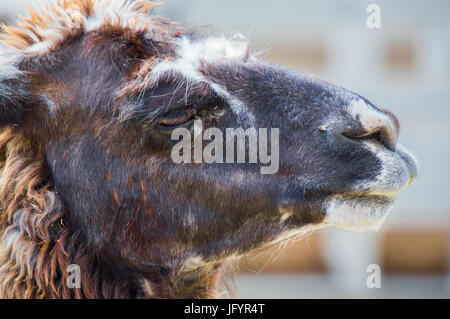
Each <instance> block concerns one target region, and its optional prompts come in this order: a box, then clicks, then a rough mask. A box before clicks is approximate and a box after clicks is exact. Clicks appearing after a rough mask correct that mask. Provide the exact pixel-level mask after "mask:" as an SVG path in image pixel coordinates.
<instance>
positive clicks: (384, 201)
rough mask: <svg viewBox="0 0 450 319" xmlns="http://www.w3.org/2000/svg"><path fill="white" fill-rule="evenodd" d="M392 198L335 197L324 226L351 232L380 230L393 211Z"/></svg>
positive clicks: (327, 212)
mask: <svg viewBox="0 0 450 319" xmlns="http://www.w3.org/2000/svg"><path fill="white" fill-rule="evenodd" d="M393 203H394V197H392V196H362V197H345V196H333V197H332V198H331V199H329V200H328V201H327V204H326V216H325V219H324V220H323V224H325V225H329V226H336V227H338V228H343V229H346V230H351V231H367V230H379V229H380V228H381V227H382V225H383V223H384V221H385V220H386V218H387V216H388V215H389V213H390V212H391V210H392V207H393Z"/></svg>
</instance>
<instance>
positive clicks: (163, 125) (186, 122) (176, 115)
mask: <svg viewBox="0 0 450 319" xmlns="http://www.w3.org/2000/svg"><path fill="white" fill-rule="evenodd" d="M194 116H195V111H194V110H192V109H189V110H186V111H175V112H170V113H168V114H166V115H163V116H161V117H160V118H159V119H158V120H157V127H158V130H159V131H160V132H161V133H167V134H171V133H172V131H173V130H174V129H176V128H182V127H184V128H189V127H191V126H192V123H194Z"/></svg>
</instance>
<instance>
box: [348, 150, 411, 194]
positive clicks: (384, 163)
mask: <svg viewBox="0 0 450 319" xmlns="http://www.w3.org/2000/svg"><path fill="white" fill-rule="evenodd" d="M365 147H366V148H367V149H368V150H370V151H371V152H372V153H374V154H375V156H376V157H377V158H378V160H379V161H380V164H381V171H380V172H379V173H378V175H377V177H376V179H375V180H374V181H370V182H361V183H358V184H357V185H355V186H354V187H353V188H354V189H355V190H356V191H366V192H367V193H368V194H370V195H395V194H397V193H400V192H401V191H403V190H404V189H405V188H406V187H407V186H408V185H410V184H411V182H412V181H413V179H414V178H412V176H411V175H415V174H416V171H417V161H416V160H415V159H414V157H412V156H410V155H409V153H407V152H406V150H405V149H404V148H403V147H402V146H401V145H399V146H398V151H401V152H403V153H404V154H406V155H407V156H410V157H411V162H412V163H411V164H412V166H414V167H410V166H409V165H408V163H407V162H406V161H405V159H404V158H403V157H402V156H401V155H400V153H399V152H393V151H390V150H388V149H386V148H384V147H382V146H381V145H377V144H374V143H370V142H367V143H365ZM411 170H414V172H411Z"/></svg>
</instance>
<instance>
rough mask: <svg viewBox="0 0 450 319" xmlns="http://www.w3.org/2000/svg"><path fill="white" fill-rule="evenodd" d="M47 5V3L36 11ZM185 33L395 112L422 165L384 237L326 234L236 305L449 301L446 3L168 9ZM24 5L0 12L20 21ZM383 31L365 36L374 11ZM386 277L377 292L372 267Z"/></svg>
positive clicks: (288, 247)
mask: <svg viewBox="0 0 450 319" xmlns="http://www.w3.org/2000/svg"><path fill="white" fill-rule="evenodd" d="M27 2H29V3H39V2H42V0H28V1H27ZM164 2H165V6H163V7H159V8H157V9H156V10H155V12H156V13H157V14H158V15H163V16H166V17H169V18H171V19H173V20H176V21H179V22H181V23H182V24H184V25H192V24H194V25H205V24H206V25H210V26H211V28H212V29H215V30H216V32H217V33H218V34H224V35H228V36H233V35H234V34H236V33H242V34H244V35H245V36H246V37H247V38H248V39H249V41H250V43H251V46H252V48H253V49H254V50H257V51H260V52H262V54H261V58H264V59H267V60H271V61H274V62H277V63H281V64H284V65H287V66H290V67H292V68H293V69H295V70H297V71H299V72H303V73H308V74H312V75H314V76H316V77H319V78H322V79H324V80H327V81H329V82H333V83H335V84H338V85H341V86H343V87H346V88H348V89H350V90H352V91H355V92H358V93H359V94H361V95H363V96H365V97H367V98H368V99H369V100H371V101H372V102H373V103H374V104H375V105H377V106H379V107H381V108H385V109H388V110H390V111H392V112H394V113H395V114H396V115H397V116H398V118H399V119H400V123H401V134H400V143H402V144H403V145H405V146H406V147H407V148H408V149H410V150H411V151H413V153H415V155H416V157H417V158H418V160H419V162H420V168H421V170H420V177H419V179H418V181H417V182H416V183H415V184H414V185H412V186H411V187H409V188H408V189H407V190H406V191H405V192H403V193H401V194H400V196H399V198H398V201H397V204H396V206H395V208H394V210H393V212H392V214H391V216H390V217H389V218H388V220H387V222H386V225H385V226H384V228H383V229H382V230H380V231H379V232H371V233H351V232H346V231H342V230H338V229H326V230H321V231H318V232H316V233H314V234H312V235H310V236H308V237H307V238H304V239H302V240H297V241H291V242H289V243H287V244H286V243H285V244H283V245H281V246H277V247H274V248H273V249H270V250H268V251H265V252H263V253H259V254H254V255H249V256H247V257H246V258H244V260H242V262H241V263H240V264H239V265H237V266H236V268H237V269H238V272H237V275H236V276H235V277H236V278H235V282H236V283H235V285H236V287H235V291H236V297H238V298H397V297H399V298H417V297H423V298H449V297H450V246H449V240H450V238H449V237H450V124H449V122H450V19H449V17H448V14H449V12H450V1H447V0H428V1H425V0H422V1H420V0H395V1H392V0H391V1H376V2H375V1H365V0H341V1H334V0H314V1H305V0H301V1H299V0H264V1H261V0H246V1H241V0H227V1H222V0H188V1H186V0H165V1H164ZM24 3H25V1H23V0H15V1H14V2H11V1H4V0H2V1H1V2H0V19H2V20H4V21H7V22H11V21H12V22H14V20H15V19H13V18H12V17H14V15H16V14H17V13H23V12H24ZM373 3H374V4H378V5H379V8H380V17H381V25H380V28H368V26H367V24H366V20H367V18H368V17H369V16H370V15H371V12H367V8H368V6H369V5H370V4H373ZM372 264H377V265H379V267H380V270H381V277H380V278H381V282H380V288H369V287H368V286H367V278H368V276H370V275H371V274H372V273H371V272H368V271H367V270H368V266H369V265H372Z"/></svg>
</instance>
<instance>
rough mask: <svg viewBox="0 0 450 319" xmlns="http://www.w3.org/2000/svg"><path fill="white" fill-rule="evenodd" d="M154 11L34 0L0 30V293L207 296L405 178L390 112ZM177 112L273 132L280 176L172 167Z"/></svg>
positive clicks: (351, 216)
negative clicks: (281, 245)
mask: <svg viewBox="0 0 450 319" xmlns="http://www.w3.org/2000/svg"><path fill="white" fill-rule="evenodd" d="M154 6H155V4H154V3H152V2H147V1H145V0H137V1H129V0H123V1H122V0H51V1H50V2H48V3H47V5H46V6H43V9H42V10H35V9H29V14H30V17H29V18H22V19H21V20H20V22H19V23H18V26H17V27H11V26H4V27H3V29H4V30H3V33H2V35H1V38H2V44H1V47H0V62H1V63H0V236H1V239H0V297H2V298H210V297H216V296H217V294H218V281H219V278H220V274H221V273H222V272H223V268H224V265H226V262H227V261H228V260H230V259H232V258H238V257H239V256H242V255H243V254H246V253H247V252H249V251H251V250H253V249H259V248H261V247H267V246H268V245H271V244H273V243H275V242H278V241H280V240H286V239H288V238H291V237H293V236H299V235H301V234H304V233H305V232H308V231H312V230H315V229H319V228H322V227H326V226H337V227H342V228H346V229H349V230H355V231H364V230H370V229H375V228H377V227H378V226H379V225H380V224H381V223H382V222H383V221H384V220H385V218H386V216H387V215H388V213H389V211H390V210H391V207H392V204H393V202H394V199H395V196H396V194H397V193H399V192H400V191H402V190H403V189H405V188H406V187H407V186H408V185H409V184H411V183H412V182H413V181H414V180H415V179H416V175H417V165H416V162H415V160H414V158H413V157H412V156H411V155H410V154H409V153H408V152H407V151H406V150H405V149H404V148H402V147H401V146H400V145H398V143H397V138H398V133H399V124H398V121H397V119H396V118H395V116H394V115H393V114H391V113H389V112H387V111H384V110H381V109H379V108H377V107H376V106H374V105H373V104H372V103H371V102H369V101H368V100H367V99H365V98H363V97H361V96H359V95H357V94H355V93H353V92H350V91H348V90H346V89H344V88H340V87H338V86H335V85H332V84H329V83H326V82H323V81H320V80H317V79H314V78H312V77H309V76H305V75H302V74H298V73H295V72H293V71H291V70H289V69H287V68H284V67H282V66H279V65H276V64H272V63H268V62H264V61H262V60H260V59H259V58H258V57H256V56H255V55H254V54H253V53H251V52H250V51H249V49H248V45H247V43H246V42H245V41H243V40H241V39H240V38H232V39H226V38H218V37H213V36H209V35H207V34H206V32H205V31H202V30H197V29H188V28H182V27H181V26H179V25H177V24H175V23H173V22H171V21H169V20H167V19H165V18H161V17H156V16H154V15H151V14H150V13H149V11H150V10H151V9H152V7H154ZM194 119H195V120H201V121H202V123H203V126H204V127H205V128H218V129H220V130H222V131H224V132H225V130H226V128H236V127H242V128H251V127H254V128H277V129H279V136H280V138H279V152H280V154H279V157H280V159H279V170H278V171H277V172H276V174H261V173H260V168H261V165H262V164H261V163H228V162H227V163H181V164H179V163H174V162H173V161H172V159H171V149H172V147H173V146H174V144H175V143H176V142H175V141H174V140H172V139H171V135H168V134H167V132H172V133H173V132H174V131H175V130H176V129H179V128H181V127H184V128H186V129H188V130H192V129H193V128H192V127H191V124H192V121H193V120H194ZM203 142H204V143H206V141H203ZM72 265H76V266H77V267H79V270H80V273H79V275H80V280H79V283H80V286H79V287H71V286H70V285H68V284H67V283H68V280H69V279H70V272H69V271H68V269H71V268H70V267H72Z"/></svg>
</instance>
